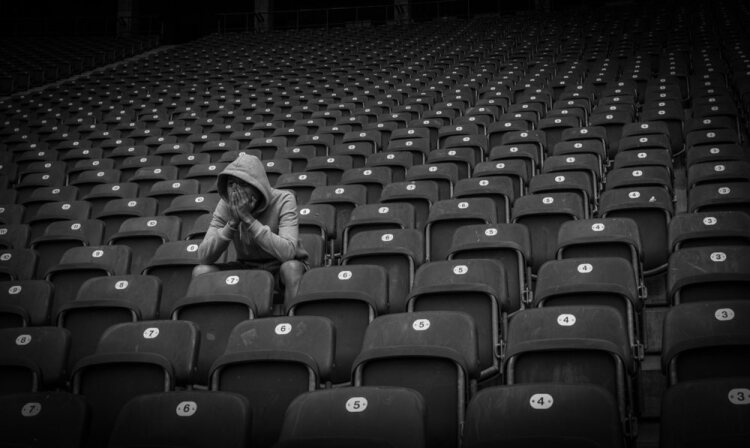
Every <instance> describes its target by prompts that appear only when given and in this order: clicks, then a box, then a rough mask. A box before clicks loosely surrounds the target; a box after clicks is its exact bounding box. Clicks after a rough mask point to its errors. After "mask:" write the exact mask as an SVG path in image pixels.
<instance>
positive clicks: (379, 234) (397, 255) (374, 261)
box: [341, 209, 424, 313]
mask: <svg viewBox="0 0 750 448" xmlns="http://www.w3.org/2000/svg"><path fill="white" fill-rule="evenodd" d="M355 210H356V209H355ZM423 252H424V242H423V237H422V233H421V232H419V231H417V230H414V229H383V230H368V231H363V232H360V233H357V234H356V235H355V236H354V237H352V239H351V242H350V244H349V246H348V248H347V251H346V252H345V253H344V256H343V258H342V260H341V264H342V265H343V266H347V265H377V266H381V267H382V268H383V269H385V270H386V272H387V277H388V312H390V313H400V312H404V311H406V300H407V298H408V294H409V291H410V290H411V287H412V284H413V282H414V275H415V273H416V270H417V268H419V266H420V265H421V264H422V263H423V262H424V253H423Z"/></svg>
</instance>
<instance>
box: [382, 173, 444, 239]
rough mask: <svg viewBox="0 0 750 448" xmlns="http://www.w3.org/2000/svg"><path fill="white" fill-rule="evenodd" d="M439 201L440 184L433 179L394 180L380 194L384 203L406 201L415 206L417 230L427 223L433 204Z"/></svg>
mask: <svg viewBox="0 0 750 448" xmlns="http://www.w3.org/2000/svg"><path fill="white" fill-rule="evenodd" d="M437 201H438V186H437V184H436V183H435V182H433V181H413V182H394V183H391V184H389V185H386V186H385V188H383V191H382V193H381V195H380V202H381V203H384V204H389V203H399V202H405V203H409V204H411V205H412V206H413V207H414V212H415V222H414V226H415V228H416V229H417V230H421V229H423V228H424V226H425V225H426V224H427V217H428V215H429V210H430V207H431V206H432V204H434V203H436V202H437Z"/></svg>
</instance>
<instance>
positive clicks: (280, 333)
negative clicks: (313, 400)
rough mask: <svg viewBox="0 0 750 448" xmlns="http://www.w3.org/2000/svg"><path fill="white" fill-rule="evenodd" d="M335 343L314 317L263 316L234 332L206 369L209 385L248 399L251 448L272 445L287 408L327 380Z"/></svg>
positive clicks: (329, 328) (327, 324)
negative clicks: (250, 420)
mask: <svg viewBox="0 0 750 448" xmlns="http://www.w3.org/2000/svg"><path fill="white" fill-rule="evenodd" d="M334 340H335V330H334V327H333V324H332V323H331V321H330V320H329V319H327V318H324V317H318V316H281V317H267V318H263V319H255V320H247V321H244V322H241V323H239V324H237V326H236V327H234V329H233V330H232V333H231V335H230V336H229V340H228V342H227V346H226V350H225V351H224V353H223V355H221V356H220V357H219V358H218V359H217V360H216V362H215V363H214V364H213V366H212V368H211V381H210V386H211V390H212V391H227V392H234V393H237V394H240V395H242V396H244V397H246V398H247V399H248V401H249V402H250V405H251V408H252V413H253V422H252V428H253V429H252V443H253V446H272V445H273V443H274V442H275V441H276V439H277V438H278V436H279V431H280V430H281V425H282V422H283V419H284V413H285V411H286V409H287V406H288V405H289V403H290V402H291V401H292V400H293V399H294V398H295V397H297V396H299V395H301V394H303V393H305V392H308V391H312V390H316V389H318V388H319V387H321V384H322V383H324V382H326V381H328V379H329V378H330V373H331V369H332V367H333V359H334Z"/></svg>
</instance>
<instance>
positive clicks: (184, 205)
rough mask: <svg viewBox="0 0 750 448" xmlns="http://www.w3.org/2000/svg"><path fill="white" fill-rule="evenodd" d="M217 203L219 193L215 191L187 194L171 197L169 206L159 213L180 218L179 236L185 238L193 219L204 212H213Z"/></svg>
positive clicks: (193, 221)
mask: <svg viewBox="0 0 750 448" xmlns="http://www.w3.org/2000/svg"><path fill="white" fill-rule="evenodd" d="M218 203H219V195H218V194H217V193H209V194H187V195H182V196H177V197H175V198H174V199H172V202H171V203H170V205H169V207H167V209H166V210H162V211H161V214H162V215H164V216H176V217H178V218H180V221H181V222H182V230H181V232H182V234H181V235H180V238H185V237H187V233H188V231H190V229H192V227H193V224H194V223H195V221H196V220H197V219H198V218H199V217H200V216H202V215H204V214H206V213H213V212H214V210H215V209H216V205H217V204H218Z"/></svg>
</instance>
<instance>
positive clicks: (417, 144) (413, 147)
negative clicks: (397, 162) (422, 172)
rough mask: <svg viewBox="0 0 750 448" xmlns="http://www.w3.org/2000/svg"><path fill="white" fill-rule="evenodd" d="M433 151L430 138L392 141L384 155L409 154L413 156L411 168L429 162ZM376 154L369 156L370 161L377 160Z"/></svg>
mask: <svg viewBox="0 0 750 448" xmlns="http://www.w3.org/2000/svg"><path fill="white" fill-rule="evenodd" d="M431 150H432V148H431V147H430V140H429V139H428V138H418V137H417V138H410V139H398V140H392V141H391V142H390V143H388V146H387V147H386V149H385V152H383V154H391V153H392V154H408V155H410V156H411V160H410V164H409V166H416V165H421V164H423V163H425V161H426V160H427V154H429V153H430V151H431ZM376 154H377V153H375V154H373V155H371V156H369V157H368V160H370V159H371V158H376V157H375V155H376ZM396 157H402V156H396ZM404 159H405V160H406V159H407V158H406V157H404ZM381 160H382V157H381ZM368 163H369V162H368Z"/></svg>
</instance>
